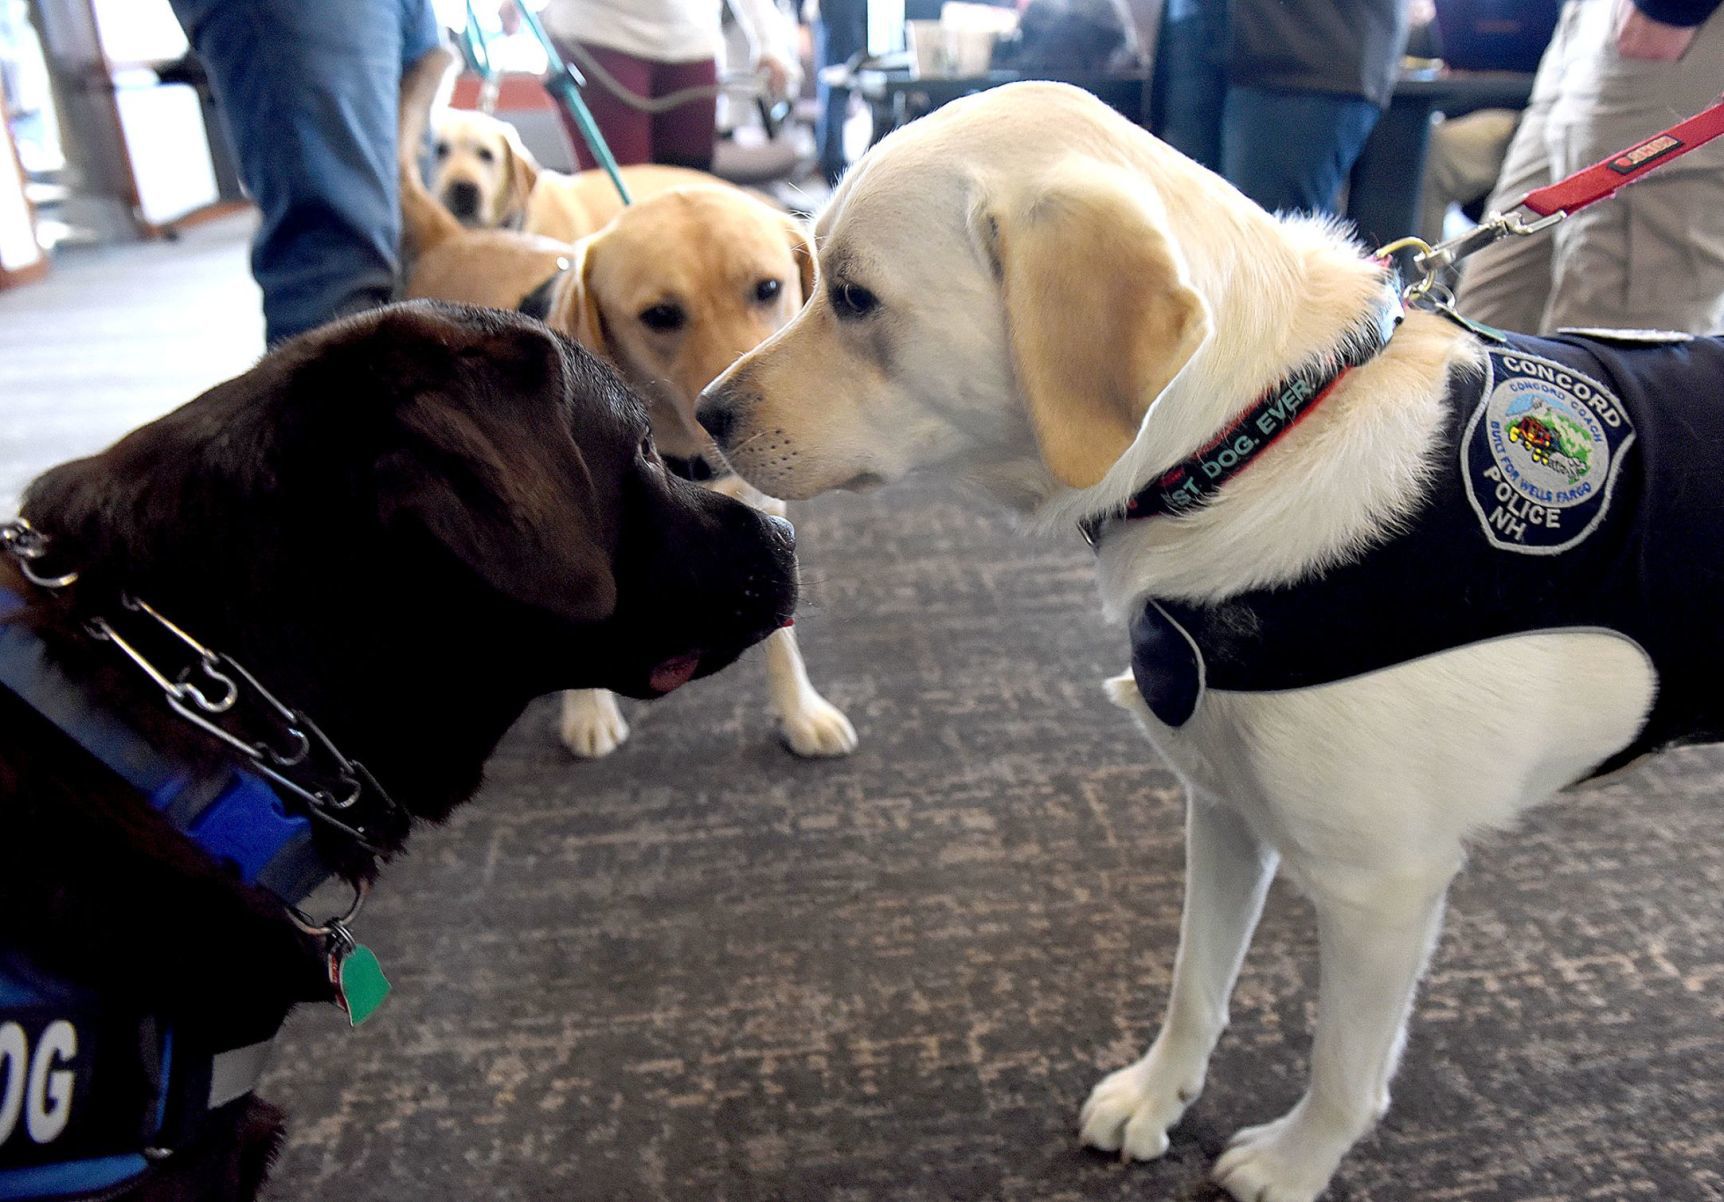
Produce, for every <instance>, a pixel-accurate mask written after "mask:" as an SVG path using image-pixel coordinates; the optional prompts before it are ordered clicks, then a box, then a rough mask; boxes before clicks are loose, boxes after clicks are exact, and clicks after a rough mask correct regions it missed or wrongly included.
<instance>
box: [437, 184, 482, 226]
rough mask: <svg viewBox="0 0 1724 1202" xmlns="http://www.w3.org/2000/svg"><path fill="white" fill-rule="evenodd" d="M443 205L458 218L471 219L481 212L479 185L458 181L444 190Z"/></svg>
mask: <svg viewBox="0 0 1724 1202" xmlns="http://www.w3.org/2000/svg"><path fill="white" fill-rule="evenodd" d="M443 203H444V205H446V206H447V207H448V209H449V211H450V212H451V213H453V214H455V216H457V217H463V218H464V217H471V216H473V215H474V214H475V213H477V212H478V211H479V185H478V184H475V183H473V182H472V181H470V180H464V179H458V180H456V181H455V182H454V183H452V184H450V185H449V186H448V187H447V188H444V189H443Z"/></svg>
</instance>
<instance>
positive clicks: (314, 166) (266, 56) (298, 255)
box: [174, 0, 422, 343]
mask: <svg viewBox="0 0 1724 1202" xmlns="http://www.w3.org/2000/svg"><path fill="white" fill-rule="evenodd" d="M174 9H175V11H176V13H177V14H178V16H179V18H180V21H181V23H182V24H183V25H184V26H185V28H186V33H187V36H188V38H189V39H190V41H191V44H192V47H193V49H194V50H195V51H196V53H197V55H198V58H199V59H200V60H201V61H202V62H203V64H204V66H205V69H206V70H207V71H208V72H209V77H210V85H211V88H212V89H213V91H214V93H215V97H216V102H217V104H218V106H219V107H220V110H221V112H222V120H223V122H224V124H225V125H226V127H227V130H228V135H229V138H230V140H231V141H232V143H233V145H234V149H235V152H236V154H237V155H238V158H239V166H240V174H241V178H242V180H243V181H244V183H245V186H246V189H247V190H248V191H249V192H250V193H251V195H252V197H253V199H254V200H256V201H257V204H258V208H259V209H261V210H262V214H263V220H262V223H261V225H260V226H259V228H258V234H257V240H256V242H255V244H254V245H253V248H252V260H251V262H252V274H253V275H254V276H255V277H256V278H257V282H258V286H259V287H260V288H261V289H262V290H263V309H264V320H265V326H266V329H267V336H268V339H269V341H270V342H272V343H273V342H277V341H279V340H280V339H283V338H287V337H291V336H292V335H294V334H298V333H301V332H303V331H305V330H308V329H311V328H312V327H314V326H317V325H321V324H322V323H324V322H326V321H329V320H330V319H332V318H335V317H339V316H342V315H343V314H347V313H352V312H355V311H357V310H360V309H364V308H369V307H370V306H373V305H379V304H383V303H385V302H387V301H388V300H389V299H390V297H391V295H392V294H393V292H394V288H395V273H396V263H397V255H398V253H399V242H400V238H401V209H400V201H399V196H398V194H397V191H396V174H395V136H396V133H395V131H396V116H397V113H396V110H397V107H398V92H399V88H400V84H401V65H402V59H403V54H404V52H405V51H406V50H407V49H408V43H409V40H410V37H409V32H408V30H407V28H406V26H407V24H408V22H407V21H405V20H404V4H403V0H296V3H293V4H279V3H274V2H272V0H174ZM412 37H413V39H420V40H422V34H421V33H420V32H419V31H418V27H417V25H415V32H414V33H413V35H412Z"/></svg>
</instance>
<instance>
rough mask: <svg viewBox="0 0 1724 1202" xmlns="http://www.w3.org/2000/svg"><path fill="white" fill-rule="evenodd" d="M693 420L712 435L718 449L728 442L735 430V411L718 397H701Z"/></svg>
mask: <svg viewBox="0 0 1724 1202" xmlns="http://www.w3.org/2000/svg"><path fill="white" fill-rule="evenodd" d="M694 418H695V420H696V421H698V422H699V423H700V424H701V425H702V426H704V427H705V428H706V432H707V433H708V434H710V435H712V440H713V441H714V442H716V443H717V444H718V445H719V446H720V447H723V446H725V445H726V444H727V443H729V442H730V435H731V431H732V430H734V429H735V428H736V410H734V409H732V408H731V407H730V406H729V405H728V404H727V403H726V402H725V401H724V400H723V399H721V398H719V397H711V396H709V397H703V398H702V399H701V402H700V408H699V409H697V410H695V414H694Z"/></svg>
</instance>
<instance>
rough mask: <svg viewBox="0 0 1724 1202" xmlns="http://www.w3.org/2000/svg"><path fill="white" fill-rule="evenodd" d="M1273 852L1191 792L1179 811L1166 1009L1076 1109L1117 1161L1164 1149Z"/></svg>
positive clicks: (1221, 1012)
mask: <svg viewBox="0 0 1724 1202" xmlns="http://www.w3.org/2000/svg"><path fill="white" fill-rule="evenodd" d="M1275 864H1276V855H1275V852H1274V851H1273V849H1271V848H1270V847H1269V846H1267V845H1266V844H1265V843H1263V842H1262V841H1261V840H1260V839H1258V838H1257V836H1256V835H1255V834H1254V833H1253V832H1252V830H1251V828H1250V827H1249V826H1248V825H1246V822H1245V820H1244V819H1243V818H1241V817H1240V816H1239V814H1238V813H1236V812H1235V811H1233V810H1231V809H1228V808H1226V807H1224V806H1221V805H1217V804H1216V803H1214V802H1211V801H1206V800H1203V799H1200V798H1196V797H1193V798H1191V799H1190V801H1188V803H1187V805H1186V819H1185V911H1184V913H1183V914H1182V915H1181V917H1180V923H1179V953H1178V955H1177V956H1176V957H1175V959H1174V962H1173V992H1172V994H1171V995H1170V997H1169V998H1168V1004H1167V1017H1166V1019H1165V1020H1164V1021H1163V1022H1162V1026H1161V1033H1160V1034H1159V1035H1157V1036H1156V1037H1155V1042H1154V1043H1153V1044H1151V1045H1150V1048H1149V1051H1148V1052H1146V1053H1145V1054H1144V1056H1143V1059H1141V1060H1139V1061H1138V1062H1137V1063H1135V1064H1133V1065H1130V1066H1129V1067H1126V1068H1122V1069H1120V1070H1119V1071H1118V1072H1115V1073H1112V1074H1110V1075H1109V1076H1107V1077H1104V1078H1103V1079H1102V1081H1101V1083H1100V1084H1099V1085H1097V1086H1096V1087H1095V1089H1094V1090H1093V1091H1092V1092H1091V1093H1090V1096H1089V1100H1088V1101H1087V1102H1085V1103H1084V1107H1083V1113H1082V1115H1081V1117H1080V1118H1079V1129H1080V1133H1081V1135H1082V1138H1083V1142H1084V1143H1086V1144H1088V1145H1090V1146H1091V1147H1094V1148H1100V1149H1102V1150H1103V1151H1104V1152H1115V1151H1117V1152H1119V1153H1120V1154H1121V1156H1122V1157H1123V1158H1124V1159H1126V1160H1134V1159H1135V1160H1153V1159H1154V1158H1156V1157H1157V1156H1160V1155H1161V1154H1162V1153H1164V1152H1166V1151H1167V1132H1168V1130H1169V1129H1170V1128H1171V1127H1172V1126H1173V1125H1174V1124H1175V1123H1177V1122H1178V1121H1179V1116H1180V1115H1182V1114H1184V1113H1185V1108H1186V1107H1187V1106H1189V1105H1190V1104H1191V1102H1192V1101H1193V1100H1194V1099H1195V1098H1196V1097H1197V1095H1198V1093H1199V1092H1200V1091H1201V1090H1202V1089H1203V1079H1204V1075H1205V1072H1206V1071H1207V1069H1208V1066H1209V1055H1210V1053H1211V1052H1212V1051H1214V1050H1215V1043H1216V1041H1217V1040H1219V1039H1220V1038H1221V1033H1222V1031H1223V1030H1225V1029H1226V1027H1227V999H1228V997H1229V996H1230V995H1231V994H1232V992H1233V982H1234V980H1235V979H1236V978H1237V977H1238V976H1239V965H1240V963H1241V961H1243V960H1244V958H1245V949H1246V947H1247V946H1249V944H1250V943H1251V932H1252V931H1253V930H1255V929H1256V926H1257V918H1258V915H1260V914H1261V913H1262V912H1263V898H1264V896H1265V895H1266V894H1267V893H1268V892H1269V882H1270V881H1271V880H1273V879H1274V877H1275Z"/></svg>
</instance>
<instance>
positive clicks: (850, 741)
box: [778, 693, 856, 759]
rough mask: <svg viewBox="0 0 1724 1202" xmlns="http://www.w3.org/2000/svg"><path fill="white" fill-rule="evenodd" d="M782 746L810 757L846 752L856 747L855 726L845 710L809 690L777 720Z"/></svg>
mask: <svg viewBox="0 0 1724 1202" xmlns="http://www.w3.org/2000/svg"><path fill="white" fill-rule="evenodd" d="M778 730H779V733H780V734H781V735H783V737H784V743H785V746H787V747H789V748H790V750H792V751H794V752H795V753H796V754H797V755H800V756H806V757H808V758H810V759H816V758H824V757H830V756H835V755H849V754H850V753H851V752H852V751H855V750H856V728H855V727H854V726H852V725H850V719H848V718H846V717H845V716H844V712H843V711H842V710H840V709H839V708H838V707H837V706H835V705H833V704H832V703H831V702H830V701H828V700H826V698H824V697H822V696H820V695H819V694H818V693H810V694H809V696H807V697H806V698H804V699H803V700H802V701H801V702H800V703H799V704H798V705H797V707H796V708H795V709H794V710H792V711H791V712H790V713H788V714H785V715H784V716H783V717H782V718H780V719H779V722H778Z"/></svg>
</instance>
